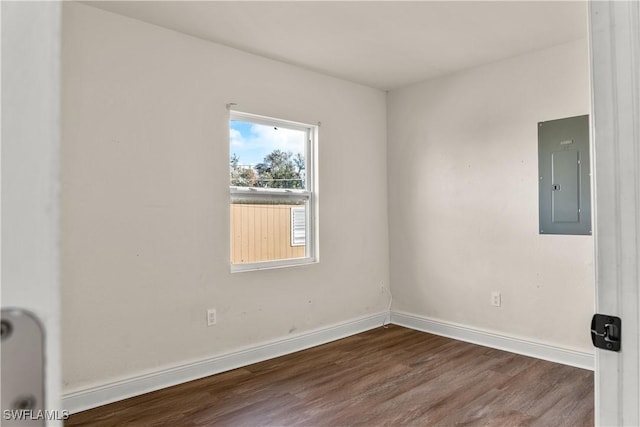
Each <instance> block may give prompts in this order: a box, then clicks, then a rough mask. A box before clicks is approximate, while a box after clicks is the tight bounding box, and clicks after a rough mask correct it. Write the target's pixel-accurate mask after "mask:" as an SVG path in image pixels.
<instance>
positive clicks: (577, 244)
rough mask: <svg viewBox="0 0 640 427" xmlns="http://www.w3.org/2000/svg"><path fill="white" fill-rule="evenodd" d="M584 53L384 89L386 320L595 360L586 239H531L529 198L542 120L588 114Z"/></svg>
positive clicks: (534, 210)
mask: <svg viewBox="0 0 640 427" xmlns="http://www.w3.org/2000/svg"><path fill="white" fill-rule="evenodd" d="M587 55H588V47H587V42H586V40H581V41H576V42H572V43H568V44H564V45H561V46H557V47H554V48H551V49H547V50H544V51H539V52H536V53H532V54H528V55H523V56H519V57H515V58H512V59H508V60H505V61H501V62H498V63H494V64H489V65H486V66H482V67H479V68H475V69H471V70H467V71H463V72H460V73H457V74H454V75H450V76H447V77H443V78H439V79H436V80H431V81H428V82H425V83H421V84H417V85H413V86H410V87H406V88H403V89H399V90H395V91H392V92H390V93H389V96H388V104H387V110H388V124H387V126H388V132H389V141H388V166H387V168H388V171H389V216H390V236H391V240H390V245H391V246H390V256H391V257H390V259H391V283H392V293H393V300H394V303H393V309H394V310H397V311H402V312H407V313H412V314H415V315H418V316H423V317H427V318H430V319H437V320H441V321H445V322H451V323H456V324H461V325H465V326H469V327H472V328H476V329H480V330H488V331H492V332H496V333H499V334H503V335H507V336H514V337H522V338H525V339H527V340H531V341H538V342H541V343H548V344H552V345H555V346H558V347H563V348H566V349H575V350H578V351H587V352H592V347H591V344H590V340H589V333H588V327H589V321H590V317H591V315H592V314H593V305H594V272H593V239H592V237H590V236H559V235H556V236H553V235H542V236H541V235H539V234H538V193H537V192H538V173H537V122H539V121H544V120H550V119H558V118H563V117H570V116H576V115H582V114H588V113H589V75H588V70H589V62H588V56H587ZM494 290H495V291H500V292H502V303H503V304H502V307H500V308H496V307H493V306H491V305H490V293H491V291H494Z"/></svg>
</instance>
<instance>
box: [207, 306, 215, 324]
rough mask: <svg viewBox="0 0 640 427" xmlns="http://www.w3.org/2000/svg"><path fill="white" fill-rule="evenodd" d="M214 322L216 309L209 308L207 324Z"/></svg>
mask: <svg viewBox="0 0 640 427" xmlns="http://www.w3.org/2000/svg"><path fill="white" fill-rule="evenodd" d="M215 324H216V309H215V308H210V309H209V310H207V326H213V325H215Z"/></svg>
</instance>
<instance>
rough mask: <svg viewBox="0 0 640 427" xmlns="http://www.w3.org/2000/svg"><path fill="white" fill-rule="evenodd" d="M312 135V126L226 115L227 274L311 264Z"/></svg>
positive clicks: (232, 113)
mask: <svg viewBox="0 0 640 427" xmlns="http://www.w3.org/2000/svg"><path fill="white" fill-rule="evenodd" d="M316 133H317V127H316V126H311V125H305V124H301V123H294V122H290V121H285V120H278V119H273V118H268V117H262V116H256V115H253V114H247V113H240V112H236V111H232V112H231V115H230V120H229V180H230V186H229V191H230V195H231V199H230V200H231V202H230V222H231V224H230V229H231V269H232V271H246V270H255V269H261V268H271V267H281V266H287V265H296V264H303V263H309V262H313V261H315V253H314V252H315V250H314V241H315V238H314V237H315V236H314V208H315V200H314V182H313V181H314V180H313V177H314V169H315V165H314V159H315V156H314V149H315V139H316Z"/></svg>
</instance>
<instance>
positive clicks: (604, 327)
mask: <svg viewBox="0 0 640 427" xmlns="http://www.w3.org/2000/svg"><path fill="white" fill-rule="evenodd" d="M621 337H622V320H621V319H620V318H619V317H616V316H609V315H606V314H594V315H593V318H592V319H591V341H592V342H593V345H594V346H596V347H598V348H602V349H605V350H611V351H620V339H621Z"/></svg>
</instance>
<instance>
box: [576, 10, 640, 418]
mask: <svg viewBox="0 0 640 427" xmlns="http://www.w3.org/2000/svg"><path fill="white" fill-rule="evenodd" d="M589 20H590V25H589V37H590V43H589V46H590V50H591V58H590V59H591V61H590V62H591V96H592V121H591V123H592V124H591V126H592V129H591V132H592V140H593V151H594V182H595V187H594V196H595V197H594V199H595V215H594V223H595V266H596V312H598V313H602V314H608V315H615V316H618V317H620V318H621V319H622V341H621V351H620V352H619V353H615V352H611V351H606V350H600V349H596V351H595V353H596V363H595V422H596V425H602V426H609V425H611V426H613V425H615V426H626V425H629V426H631V425H633V426H637V425H640V412H639V406H640V405H639V402H640V372H639V369H638V368H639V365H638V361H639V360H640V340H639V323H640V322H639V315H640V309H639V308H640V299H639V297H640V292H639V286H638V280H639V279H640V272H639V267H640V258H639V255H640V3H639V2H637V1H612V2H608V1H597V2H589ZM587 326H588V325H585V328H586V327H587Z"/></svg>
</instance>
